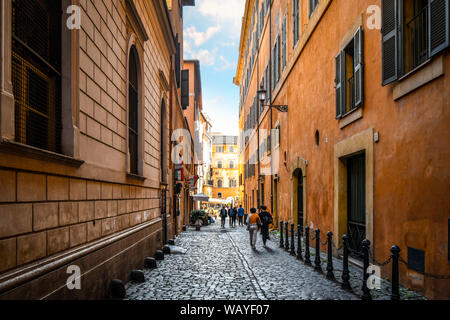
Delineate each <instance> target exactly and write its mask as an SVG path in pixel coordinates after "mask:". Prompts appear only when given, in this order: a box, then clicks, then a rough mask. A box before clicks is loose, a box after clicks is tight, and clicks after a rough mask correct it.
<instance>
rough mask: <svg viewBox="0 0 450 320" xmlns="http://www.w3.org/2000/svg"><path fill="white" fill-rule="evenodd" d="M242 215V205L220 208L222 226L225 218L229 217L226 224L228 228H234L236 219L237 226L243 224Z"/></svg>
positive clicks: (223, 226) (224, 223) (243, 213)
mask: <svg viewBox="0 0 450 320" xmlns="http://www.w3.org/2000/svg"><path fill="white" fill-rule="evenodd" d="M244 215H245V211H244V209H243V208H242V206H240V207H239V208H238V207H230V208H227V207H225V206H223V207H222V209H220V218H221V222H222V228H225V225H226V220H227V218H228V219H229V222H228V226H229V227H230V228H236V220H238V221H239V226H243V225H244Z"/></svg>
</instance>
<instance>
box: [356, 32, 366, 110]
mask: <svg viewBox="0 0 450 320" xmlns="http://www.w3.org/2000/svg"><path fill="white" fill-rule="evenodd" d="M354 47H355V54H354V56H355V58H354V59H355V63H354V66H355V79H354V80H355V81H354V86H355V88H354V92H355V96H354V99H355V108H358V107H360V106H361V105H362V104H363V99H364V64H363V63H364V36H363V31H362V27H359V29H358V31H356V34H355V37H354Z"/></svg>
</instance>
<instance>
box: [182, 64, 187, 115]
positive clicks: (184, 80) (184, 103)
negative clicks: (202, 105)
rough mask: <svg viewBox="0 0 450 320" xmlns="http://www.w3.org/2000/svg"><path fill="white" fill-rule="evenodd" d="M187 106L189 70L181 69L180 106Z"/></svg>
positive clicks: (184, 107) (185, 107) (184, 108)
mask: <svg viewBox="0 0 450 320" xmlns="http://www.w3.org/2000/svg"><path fill="white" fill-rule="evenodd" d="M188 106H189V70H187V69H186V70H182V71H181V107H182V108H183V110H186V109H187V107H188Z"/></svg>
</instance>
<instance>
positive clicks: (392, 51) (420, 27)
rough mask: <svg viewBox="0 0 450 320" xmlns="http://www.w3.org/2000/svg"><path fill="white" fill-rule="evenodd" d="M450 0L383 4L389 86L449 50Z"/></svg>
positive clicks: (384, 73) (402, 0)
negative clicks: (443, 51)
mask: <svg viewBox="0 0 450 320" xmlns="http://www.w3.org/2000/svg"><path fill="white" fill-rule="evenodd" d="M449 2H450V0H382V29H381V34H382V81H383V85H387V84H389V83H392V82H394V81H396V80H398V79H399V78H400V77H402V76H403V75H405V74H407V73H409V72H411V71H413V70H414V69H416V68H418V67H419V66H421V65H422V64H424V63H425V62H427V61H428V60H429V59H430V58H432V57H433V56H435V55H437V54H439V53H440V52H442V50H444V49H445V48H447V47H448V46H449V42H450V41H449V34H450V31H449V15H450V13H449V12H450V7H449Z"/></svg>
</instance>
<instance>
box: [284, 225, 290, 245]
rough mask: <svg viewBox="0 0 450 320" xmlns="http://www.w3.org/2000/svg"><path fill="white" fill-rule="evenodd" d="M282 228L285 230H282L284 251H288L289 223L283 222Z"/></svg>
mask: <svg viewBox="0 0 450 320" xmlns="http://www.w3.org/2000/svg"><path fill="white" fill-rule="evenodd" d="M284 227H285V228H286V230H284V231H285V232H286V238H285V239H284V241H285V243H284V250H286V251H289V222H285V224H284Z"/></svg>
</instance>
